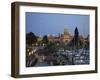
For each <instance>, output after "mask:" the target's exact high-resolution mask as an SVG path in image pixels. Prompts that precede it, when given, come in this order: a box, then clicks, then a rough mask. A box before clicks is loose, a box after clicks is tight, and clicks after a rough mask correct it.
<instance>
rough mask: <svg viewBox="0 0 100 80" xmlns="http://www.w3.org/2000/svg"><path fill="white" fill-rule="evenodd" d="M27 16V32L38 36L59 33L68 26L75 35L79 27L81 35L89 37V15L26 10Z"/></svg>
mask: <svg viewBox="0 0 100 80" xmlns="http://www.w3.org/2000/svg"><path fill="white" fill-rule="evenodd" d="M25 16H26V33H28V32H33V33H35V34H36V35H38V36H40V35H41V36H43V35H47V34H52V35H58V34H59V33H63V31H64V28H67V29H68V31H69V33H70V34H71V35H74V30H75V27H77V28H78V30H79V34H80V35H82V36H84V37H87V36H88V34H89V15H75V14H58V13H57V14H54V13H33V12H26V15H25Z"/></svg>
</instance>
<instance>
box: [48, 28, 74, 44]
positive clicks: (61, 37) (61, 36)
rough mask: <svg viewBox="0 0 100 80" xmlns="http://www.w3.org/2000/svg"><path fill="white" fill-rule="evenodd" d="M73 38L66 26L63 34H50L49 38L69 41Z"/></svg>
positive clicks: (56, 40) (50, 39) (57, 40)
mask: <svg viewBox="0 0 100 80" xmlns="http://www.w3.org/2000/svg"><path fill="white" fill-rule="evenodd" d="M71 39H72V36H70V34H69V32H68V30H67V28H64V32H63V34H59V35H58V36H53V35H51V34H49V35H48V40H49V41H51V42H52V41H54V42H69V41H70V40H71Z"/></svg>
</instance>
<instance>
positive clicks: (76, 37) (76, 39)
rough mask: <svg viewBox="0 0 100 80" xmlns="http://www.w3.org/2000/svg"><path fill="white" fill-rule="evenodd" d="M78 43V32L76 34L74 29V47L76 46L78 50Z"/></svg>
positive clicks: (76, 29)
mask: <svg viewBox="0 0 100 80" xmlns="http://www.w3.org/2000/svg"><path fill="white" fill-rule="evenodd" d="M78 42H79V32H78V28H77V27H76V28H75V31H74V46H76V48H77V49H78Z"/></svg>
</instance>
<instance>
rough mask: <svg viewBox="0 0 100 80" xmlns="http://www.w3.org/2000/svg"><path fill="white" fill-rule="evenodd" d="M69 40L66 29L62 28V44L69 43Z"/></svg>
mask: <svg viewBox="0 0 100 80" xmlns="http://www.w3.org/2000/svg"><path fill="white" fill-rule="evenodd" d="M70 40H71V36H70V34H69V32H68V29H67V28H64V33H63V42H69V41H70Z"/></svg>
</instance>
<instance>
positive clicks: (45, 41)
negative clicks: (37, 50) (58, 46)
mask: <svg viewBox="0 0 100 80" xmlns="http://www.w3.org/2000/svg"><path fill="white" fill-rule="evenodd" d="M42 42H43V43H44V44H47V43H48V37H47V35H45V36H43V39H42Z"/></svg>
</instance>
